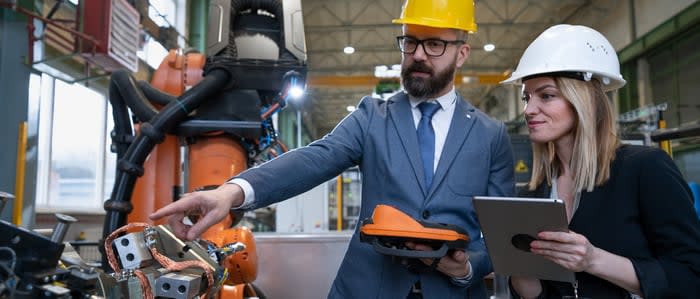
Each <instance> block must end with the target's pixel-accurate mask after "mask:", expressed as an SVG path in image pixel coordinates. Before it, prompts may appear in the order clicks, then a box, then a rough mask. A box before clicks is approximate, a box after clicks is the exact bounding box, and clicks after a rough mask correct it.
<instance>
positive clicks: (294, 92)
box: [289, 86, 304, 100]
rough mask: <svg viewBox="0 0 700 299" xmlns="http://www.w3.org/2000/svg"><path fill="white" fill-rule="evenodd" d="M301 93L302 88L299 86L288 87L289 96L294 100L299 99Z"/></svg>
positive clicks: (302, 92)
mask: <svg viewBox="0 0 700 299" xmlns="http://www.w3.org/2000/svg"><path fill="white" fill-rule="evenodd" d="M303 95H304V89H303V88H301V87H299V86H292V88H290V89H289V96H290V97H292V99H294V100H297V99H300V98H301V96H303Z"/></svg>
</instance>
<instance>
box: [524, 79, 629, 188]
mask: <svg viewBox="0 0 700 299" xmlns="http://www.w3.org/2000/svg"><path fill="white" fill-rule="evenodd" d="M553 79H554V81H555V82H556V84H557V87H558V88H559V91H560V92H561V94H562V96H563V97H564V98H565V99H566V100H568V102H569V104H570V105H571V106H572V107H573V109H574V112H575V114H576V118H577V119H576V123H575V127H574V150H573V152H572V154H571V161H570V163H571V165H570V166H571V170H572V171H573V172H574V188H575V189H574V190H575V191H576V192H580V191H583V190H586V191H589V192H590V191H593V188H594V187H595V186H600V185H602V184H603V183H605V182H606V181H607V180H608V179H609V178H610V167H611V163H612V160H613V159H614V158H615V150H616V149H617V148H618V147H619V145H620V141H619V139H618V137H617V127H616V125H615V115H614V113H613V110H612V107H611V105H610V99H609V98H608V96H607V95H606V94H605V92H603V89H602V87H601V84H600V82H599V81H598V80H596V79H592V80H591V81H581V80H577V79H571V78H566V77H554V78H553ZM532 153H533V157H532V158H533V159H532V166H533V167H532V176H531V177H530V183H529V184H528V187H529V189H530V190H534V189H535V188H537V186H538V185H540V184H541V183H542V182H543V181H544V180H545V179H546V180H547V184H548V185H551V184H552V180H553V176H554V175H555V174H557V173H559V170H560V169H562V165H561V161H560V160H559V158H558V157H557V154H556V152H555V149H554V143H553V142H547V143H544V144H536V143H533V144H532Z"/></svg>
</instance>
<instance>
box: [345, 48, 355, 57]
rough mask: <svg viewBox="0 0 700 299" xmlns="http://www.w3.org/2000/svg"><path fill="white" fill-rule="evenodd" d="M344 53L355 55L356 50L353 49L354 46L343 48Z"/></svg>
mask: <svg viewBox="0 0 700 299" xmlns="http://www.w3.org/2000/svg"><path fill="white" fill-rule="evenodd" d="M343 53H345V54H348V55H350V54H352V53H355V48H353V47H352V46H347V47H345V48H343Z"/></svg>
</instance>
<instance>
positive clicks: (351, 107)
mask: <svg viewBox="0 0 700 299" xmlns="http://www.w3.org/2000/svg"><path fill="white" fill-rule="evenodd" d="M345 110H347V111H348V112H353V111H355V106H347V107H345Z"/></svg>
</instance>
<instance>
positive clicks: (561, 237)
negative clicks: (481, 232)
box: [504, 25, 700, 299]
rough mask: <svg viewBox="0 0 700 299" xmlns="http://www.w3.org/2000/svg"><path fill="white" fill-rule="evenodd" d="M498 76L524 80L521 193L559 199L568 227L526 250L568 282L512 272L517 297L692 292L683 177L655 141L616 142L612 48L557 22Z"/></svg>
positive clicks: (693, 229)
mask: <svg viewBox="0 0 700 299" xmlns="http://www.w3.org/2000/svg"><path fill="white" fill-rule="evenodd" d="M504 83H522V84H523V87H524V89H523V100H524V101H525V102H526V107H525V111H524V114H525V119H526V121H527V126H528V130H529V134H530V139H531V141H532V145H533V166H532V177H531V179H530V182H529V185H528V189H529V191H528V192H527V194H522V195H523V196H529V197H553V198H560V199H562V200H564V202H565V203H566V213H567V216H568V219H569V229H570V231H569V232H546V231H545V232H540V233H539V234H538V235H537V238H538V240H535V241H533V242H531V244H530V246H531V249H532V253H534V254H538V255H541V256H543V257H545V258H547V259H549V260H551V261H553V262H554V263H557V264H559V265H561V266H563V267H564V268H566V269H569V270H571V271H574V272H576V282H575V283H573V284H570V283H563V282H556V281H546V280H539V279H537V278H533V277H511V286H512V289H513V292H514V294H515V295H516V296H520V297H521V298H562V297H563V296H573V295H578V296H579V297H581V298H583V297H585V298H634V296H642V297H644V298H648V299H649V298H700V221H698V217H697V216H696V215H695V214H694V212H693V204H692V195H691V192H690V189H689V187H688V184H687V182H686V181H685V180H684V178H683V176H682V174H681V173H680V171H679V170H678V168H677V167H676V165H675V164H674V162H673V160H672V159H671V158H670V157H669V156H668V155H667V154H666V153H665V152H663V151H661V150H660V149H658V148H653V147H644V146H631V145H623V144H621V143H620V141H619V139H618V137H617V135H616V126H615V117H614V114H613V111H612V108H611V104H610V100H609V99H608V97H607V95H606V94H605V92H606V91H611V90H614V89H617V88H619V87H621V86H623V85H624V84H625V81H624V79H623V78H622V76H621V75H620V72H619V62H618V59H617V55H616V53H615V50H614V49H613V48H612V46H611V45H610V43H609V42H608V41H607V39H606V38H605V37H603V36H602V35H601V34H600V33H598V32H597V31H595V30H593V29H591V28H588V27H585V26H571V25H556V26H553V27H551V28H549V29H547V30H546V31H545V32H543V33H542V34H541V35H540V36H539V37H537V39H535V40H534V41H533V42H532V44H530V46H529V47H528V48H527V49H526V50H525V53H524V54H523V57H522V58H521V60H520V63H519V64H518V67H517V70H516V71H514V72H513V74H512V76H511V77H510V78H509V79H507V80H506V81H504Z"/></svg>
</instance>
